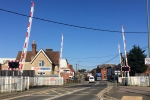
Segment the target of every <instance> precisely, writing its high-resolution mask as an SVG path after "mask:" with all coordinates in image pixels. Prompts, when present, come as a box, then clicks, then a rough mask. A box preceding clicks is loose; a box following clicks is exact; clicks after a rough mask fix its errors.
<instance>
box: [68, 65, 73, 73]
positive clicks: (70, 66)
mask: <svg viewBox="0 0 150 100" xmlns="http://www.w3.org/2000/svg"><path fill="white" fill-rule="evenodd" d="M68 68H69V69H70V70H71V71H72V72H74V69H73V68H72V65H70V64H69V65H68Z"/></svg>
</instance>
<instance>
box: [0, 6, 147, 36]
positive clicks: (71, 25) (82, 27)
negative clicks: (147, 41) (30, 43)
mask: <svg viewBox="0 0 150 100" xmlns="http://www.w3.org/2000/svg"><path fill="white" fill-rule="evenodd" d="M0 10H1V11H4V12H8V13H12V14H16V15H20V16H24V17H30V16H29V15H25V14H21V13H18V12H14V11H10V10H5V9H2V8H0ZM32 18H34V19H37V20H41V21H45V22H50V23H54V24H60V25H64V26H70V27H75V28H81V29H88V30H95V31H103V32H113V33H122V32H121V31H114V30H104V29H99V28H91V27H86V26H78V25H73V24H66V23H62V22H56V21H52V20H48V19H44V18H39V17H32ZM124 33H138V34H140V33H141V34H143V33H148V32H124Z"/></svg>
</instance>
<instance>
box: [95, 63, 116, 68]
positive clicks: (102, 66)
mask: <svg viewBox="0 0 150 100" xmlns="http://www.w3.org/2000/svg"><path fill="white" fill-rule="evenodd" d="M98 66H99V68H107V67H110V66H111V67H112V68H113V67H115V66H116V65H115V64H103V65H98Z"/></svg>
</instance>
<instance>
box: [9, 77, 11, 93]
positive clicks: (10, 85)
mask: <svg viewBox="0 0 150 100" xmlns="http://www.w3.org/2000/svg"><path fill="white" fill-rule="evenodd" d="M9 85H10V92H11V76H10V78H9Z"/></svg>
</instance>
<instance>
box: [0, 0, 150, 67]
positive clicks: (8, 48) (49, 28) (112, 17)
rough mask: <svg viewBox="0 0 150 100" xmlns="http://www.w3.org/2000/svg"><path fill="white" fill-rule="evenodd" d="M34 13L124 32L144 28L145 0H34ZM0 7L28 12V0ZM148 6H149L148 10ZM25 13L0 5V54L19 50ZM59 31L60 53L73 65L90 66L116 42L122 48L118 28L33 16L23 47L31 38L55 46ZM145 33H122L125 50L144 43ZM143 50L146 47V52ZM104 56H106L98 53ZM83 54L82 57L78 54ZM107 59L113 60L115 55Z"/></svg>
mask: <svg viewBox="0 0 150 100" xmlns="http://www.w3.org/2000/svg"><path fill="white" fill-rule="evenodd" d="M34 3H35V7H34V15H33V16H34V17H39V18H43V19H48V20H52V21H57V22H62V23H66V24H73V25H78V26H85V27H90V28H98V29H104V30H115V31H121V27H122V25H124V27H125V32H147V17H146V0H34ZM0 8H2V9H6V10H11V11H14V12H18V13H22V14H26V15H29V12H30V9H31V1H30V0H13V1H12V0H1V1H0ZM149 11H150V10H149ZM28 20H29V18H27V17H23V16H19V15H15V14H11V13H8V12H3V11H0V34H1V42H0V45H1V49H0V57H1V58H5V57H7V58H13V57H16V56H17V53H18V51H22V48H23V44H24V40H25V33H26V29H27V23H28ZM62 33H63V34H64V45H63V53H62V57H63V58H66V59H68V62H69V63H70V64H72V65H73V67H74V68H75V66H76V63H78V61H81V62H80V63H79V65H80V68H85V69H93V68H95V67H96V66H97V65H99V64H103V63H104V62H106V61H108V60H110V59H111V58H113V57H114V56H115V55H117V54H118V43H120V47H121V52H124V49H123V40H122V34H121V33H117V32H114V33H112V32H102V31H94V30H88V29H80V28H75V27H70V26H64V25H59V24H54V23H50V22H44V21H41V20H37V19H33V20H32V28H31V34H30V40H29V46H28V50H31V43H32V41H33V40H36V43H37V50H40V49H41V48H43V49H46V47H49V48H52V49H53V50H54V51H60V42H61V34H62ZM147 36H148V35H147V33H144V34H132V33H130V34H129V33H125V38H126V43H127V44H126V45H127V51H129V50H130V49H132V46H133V45H134V44H135V45H139V46H140V47H145V46H147V45H148V37H147ZM147 53H148V51H146V54H147ZM103 56H107V57H103ZM81 58H85V59H81ZM108 63H114V64H118V63H119V57H117V58H115V59H113V60H111V61H110V62H108Z"/></svg>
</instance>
